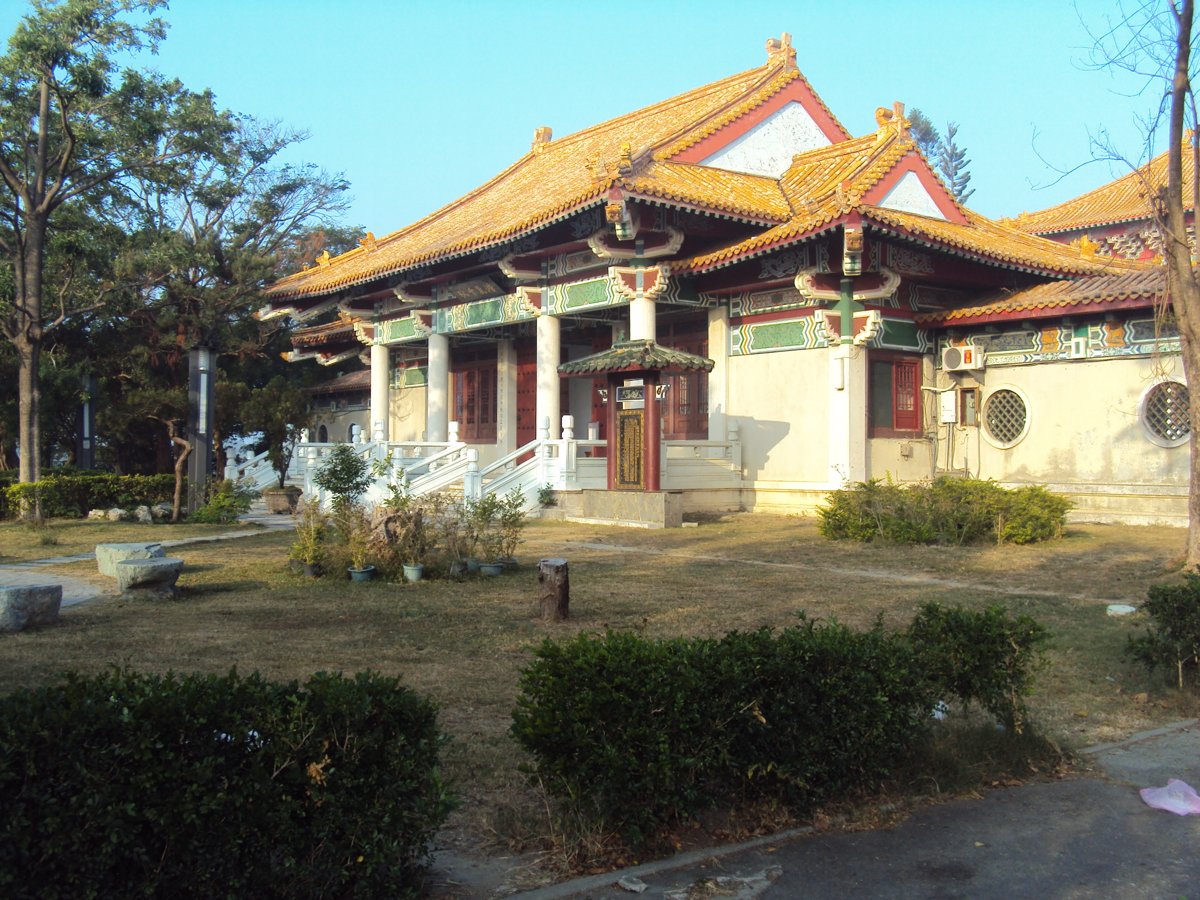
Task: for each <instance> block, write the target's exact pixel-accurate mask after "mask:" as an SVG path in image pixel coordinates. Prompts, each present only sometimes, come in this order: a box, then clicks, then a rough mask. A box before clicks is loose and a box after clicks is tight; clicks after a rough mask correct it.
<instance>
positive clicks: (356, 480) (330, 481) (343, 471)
mask: <svg viewBox="0 0 1200 900" xmlns="http://www.w3.org/2000/svg"><path fill="white" fill-rule="evenodd" d="M371 481H372V476H371V471H370V466H369V465H368V464H367V461H366V460H365V459H364V458H363V457H362V456H361V455H360V454H359V452H358V451H356V450H355V449H354V447H352V446H351V445H350V444H338V445H337V446H335V447H334V448H333V449H332V450H331V451H330V452H329V455H328V456H327V457H325V461H324V462H323V463H321V465H320V467H319V468H318V469H317V474H316V475H314V476H313V482H314V483H315V484H316V486H317V487H319V488H320V489H321V490H323V491H329V493H330V494H331V495H333V506H334V508H335V509H340V508H341V507H344V506H348V505H349V504H351V503H354V502H355V501H357V500H358V498H359V497H361V496H362V495H363V494H365V493H366V492H367V488H369V487H370V486H371Z"/></svg>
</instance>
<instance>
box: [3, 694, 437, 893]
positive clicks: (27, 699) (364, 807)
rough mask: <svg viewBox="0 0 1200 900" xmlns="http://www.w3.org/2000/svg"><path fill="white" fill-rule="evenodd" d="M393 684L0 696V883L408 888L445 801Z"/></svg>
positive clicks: (418, 725) (270, 889)
mask: <svg viewBox="0 0 1200 900" xmlns="http://www.w3.org/2000/svg"><path fill="white" fill-rule="evenodd" d="M441 744H442V738H441V736H440V735H439V733H438V730H437V727H436V712H435V709H434V707H433V706H432V704H430V703H429V702H428V701H426V700H424V699H422V698H420V697H418V696H417V695H415V694H413V693H412V692H411V691H408V690H407V689H405V688H403V687H401V686H400V685H399V684H398V682H397V680H396V679H392V678H385V677H382V676H379V675H374V674H371V673H360V674H359V675H357V676H355V677H353V678H343V677H341V676H340V675H328V674H317V675H314V676H312V678H310V679H309V680H308V682H307V683H306V684H305V685H304V686H303V687H302V688H301V687H298V686H297V685H296V684H295V683H294V682H293V683H290V684H279V683H272V682H269V681H266V680H264V679H262V678H260V677H258V676H257V675H252V676H250V677H247V678H241V677H238V676H237V675H236V674H235V673H230V674H229V675H227V676H223V677H219V676H208V675H191V676H177V675H173V674H167V675H165V676H158V675H139V674H136V673H131V672H121V671H114V672H110V673H107V674H104V675H100V676H94V677H83V676H78V675H69V676H68V677H67V679H66V681H65V682H64V683H62V684H60V685H57V686H54V687H50V688H43V689H40V690H29V691H20V692H17V693H15V694H13V695H11V696H8V697H4V698H2V699H0V796H3V797H4V804H5V805H4V816H2V817H0V893H2V894H3V895H4V896H6V897H13V898H24V897H40V898H59V897H61V898H67V897H84V896H109V897H113V896H125V897H129V896H179V897H213V896H261V897H297V896H306V897H316V896H339V897H348V896H371V897H375V896H400V895H405V896H411V895H413V894H415V887H414V877H415V872H416V869H417V867H418V865H419V864H420V863H422V862H423V860H424V858H425V857H426V855H427V851H428V847H429V841H430V840H431V838H432V836H433V834H434V832H435V830H436V829H437V827H438V825H439V824H440V823H441V821H442V820H443V818H444V816H445V814H446V812H447V806H448V804H447V799H446V795H445V792H444V791H443V788H442V785H441V783H440V781H439V779H438V770H437V765H438V753H439V748H440V746H441Z"/></svg>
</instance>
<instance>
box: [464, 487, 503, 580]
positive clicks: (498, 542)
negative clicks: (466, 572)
mask: <svg viewBox="0 0 1200 900" xmlns="http://www.w3.org/2000/svg"><path fill="white" fill-rule="evenodd" d="M503 506H504V501H502V500H501V499H500V498H499V497H497V496H496V495H495V494H485V495H484V496H482V497H480V498H479V499H478V500H476V501H475V502H474V503H473V504H472V505H471V516H470V521H471V531H472V536H473V538H474V544H475V546H476V548H477V550H478V553H479V571H481V572H482V573H483V574H484V575H499V574H500V572H501V571H502V570H503V568H504V564H503V563H502V562H501V561H500V557H501V556H502V555H503V549H504V543H503V539H502V535H501V531H500V514H501V512H502V509H503Z"/></svg>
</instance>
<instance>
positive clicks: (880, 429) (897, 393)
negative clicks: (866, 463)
mask: <svg viewBox="0 0 1200 900" xmlns="http://www.w3.org/2000/svg"><path fill="white" fill-rule="evenodd" d="M924 362H925V358H924V357H923V356H919V355H915V354H906V353H878V352H874V353H871V354H870V356H869V357H868V358H867V436H868V437H872V438H889V437H898V438H913V437H917V436H919V435H921V434H924V428H923V422H922V418H923V416H924V404H923V403H922V402H921V373H922V371H923V369H924ZM876 366H889V367H890V369H891V373H890V377H889V379H888V382H889V389H890V391H891V398H890V406H891V419H892V421H891V424H890V425H877V424H876V423H875V421H874V418H873V417H874V412H875V396H874V393H873V392H874V391H875V390H876V388H875V383H876V381H875V371H876V369H875V367H876Z"/></svg>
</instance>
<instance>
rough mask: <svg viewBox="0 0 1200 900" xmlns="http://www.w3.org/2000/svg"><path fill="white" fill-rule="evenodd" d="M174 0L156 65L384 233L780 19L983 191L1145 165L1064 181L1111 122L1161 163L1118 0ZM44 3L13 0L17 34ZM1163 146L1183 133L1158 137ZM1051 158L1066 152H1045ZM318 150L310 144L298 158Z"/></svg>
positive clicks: (743, 58)
mask: <svg viewBox="0 0 1200 900" xmlns="http://www.w3.org/2000/svg"><path fill="white" fill-rule="evenodd" d="M1078 7H1079V9H1078V11H1077V9H1076V4H1074V3H1072V2H1070V0H1005V2H981V0H957V2H940V0H937V2H935V0H926V2H915V0H904V2H901V0H890V2H888V0H837V2H829V0H749V2H739V0H723V2H719V3H718V2H710V0H687V2H677V0H666V2H663V0H640V2H630V0H491V2H486V0H473V2H471V0H338V2H330V0H319V2H318V0H173V2H172V3H171V8H170V10H169V11H168V12H167V13H166V18H167V19H168V21H169V22H170V23H171V29H170V32H169V34H168V37H167V40H166V42H165V43H164V44H163V47H162V50H161V52H160V54H159V56H158V57H157V58H151V59H150V60H149V63H150V64H151V65H152V66H153V67H155V68H158V69H159V70H160V71H161V72H163V74H165V75H169V76H174V77H179V78H181V79H182V80H183V81H184V82H185V83H186V84H187V85H188V86H189V87H192V88H196V89H198V88H202V87H210V88H212V89H213V90H214V91H215V93H216V95H217V99H218V101H219V102H220V103H221V104H222V105H223V106H226V107H228V108H230V109H233V110H235V111H237V112H241V113H246V114H250V115H253V116H256V117H259V118H264V119H275V120H279V121H282V122H283V123H285V124H287V125H289V126H292V127H295V128H301V129H304V130H307V131H308V132H309V133H310V135H311V137H310V138H309V140H308V141H306V142H305V143H304V144H303V145H302V148H301V151H300V157H302V158H303V159H304V160H305V161H310V162H313V163H316V164H318V165H319V166H320V167H321V168H324V169H327V170H329V171H333V172H341V173H343V174H344V175H345V176H346V177H347V178H348V179H349V181H350V182H351V185H352V190H353V194H354V198H355V199H354V204H353V207H352V209H351V212H350V214H349V215H348V217H347V221H346V224H359V225H363V226H364V227H366V228H368V229H370V230H372V231H374V232H375V233H376V234H377V235H381V236H382V235H383V234H386V233H388V232H390V231H394V230H395V229H397V228H400V227H402V226H404V225H406V224H408V223H410V222H412V221H414V220H415V219H417V218H420V217H421V216H423V215H425V214H427V213H429V212H432V211H433V210H435V209H436V208H438V207H439V206H441V205H443V204H445V203H447V202H450V201H451V200H454V199H455V198H457V197H458V196H460V195H462V194H464V193H466V192H467V191H469V190H471V189H473V188H475V187H477V186H478V185H479V184H481V183H482V182H484V181H485V180H487V179H488V178H490V177H491V176H492V175H494V174H496V173H497V172H499V171H500V170H501V169H503V168H504V167H506V166H508V165H509V164H510V163H512V162H513V161H514V160H515V159H516V158H518V157H519V156H520V155H522V154H523V153H525V152H526V151H527V150H528V148H529V143H530V140H531V139H532V137H533V131H534V129H535V128H536V127H537V126H539V125H550V126H551V127H552V128H553V129H554V134H555V136H556V137H561V136H563V135H565V134H569V133H570V132H572V131H577V130H579V129H580V128H584V127H587V126H588V125H592V124H595V123H597V122H600V121H603V120H605V119H608V118H611V117H613V116H616V115H620V114H621V113H624V112H629V111H631V110H634V109H637V108H639V107H642V106H645V105H647V104H650V103H654V102H657V101H659V100H662V99H665V98H667V97H670V96H672V95H674V94H677V93H680V92H682V91H685V90H689V89H691V88H693V87H697V86H699V85H702V84H705V83H708V82H711V81H715V80H717V79H720V78H724V77H725V76H727V75H732V74H734V73H736V72H741V71H744V70H746V69H750V68H754V67H756V66H759V65H761V64H762V63H763V62H764V61H765V59H766V53H765V50H764V43H765V41H766V39H767V38H768V37H771V36H778V35H779V34H780V33H782V32H784V31H787V32H790V33H791V34H792V36H793V44H794V45H795V47H796V51H797V63H798V64H799V66H800V70H801V71H802V72H803V73H804V74H805V76H807V78H808V80H809V81H810V82H811V84H812V85H813V87H814V88H815V89H816V91H817V93H818V94H820V95H821V96H822V97H823V98H824V100H825V102H826V103H827V104H828V105H829V107H830V108H831V109H832V110H833V112H834V114H835V115H837V116H838V117H839V118H840V119H841V121H842V123H843V124H844V125H845V126H846V127H847V128H848V129H849V130H850V131H851V132H852V133H853V134H855V135H860V134H865V133H867V132H870V131H873V130H874V128H875V122H874V111H875V109H876V107H878V106H891V104H892V101H894V100H900V101H902V102H904V103H905V104H906V105H907V106H908V107H909V108H911V107H914V106H916V107H920V108H921V109H922V110H923V111H924V112H925V113H926V114H927V115H929V116H930V117H931V118H932V119H933V120H934V122H935V123H937V124H939V125H944V124H945V122H946V121H948V120H953V121H955V122H957V123H958V124H959V143H960V145H962V146H965V147H966V149H967V150H968V151H969V156H970V158H971V160H972V163H971V165H970V171H971V173H972V182H971V184H972V186H973V187H975V189H976V192H975V194H974V196H973V197H971V199H970V200H969V201H968V205H970V206H971V207H973V208H975V209H977V210H978V211H980V212H982V213H984V214H986V215H990V216H1003V215H1015V214H1016V213H1019V212H1021V211H1022V210H1035V209H1041V208H1043V207H1046V206H1051V205H1053V204H1055V203H1059V202H1061V201H1063V200H1066V199H1068V198H1070V197H1073V196H1076V195H1077V194H1080V193H1083V192H1084V191H1086V190H1089V189H1091V188H1093V187H1096V186H1097V185H1099V184H1102V183H1104V182H1106V181H1108V180H1110V179H1111V178H1112V177H1114V176H1115V175H1118V174H1122V172H1123V171H1127V169H1124V170H1123V169H1122V168H1121V167H1119V166H1116V167H1114V166H1112V165H1110V164H1107V163H1097V164H1093V165H1089V166H1086V167H1084V168H1083V170H1082V171H1080V172H1077V173H1075V174H1073V175H1071V176H1069V177H1066V178H1063V179H1061V180H1060V179H1059V176H1058V174H1057V173H1056V172H1055V171H1054V170H1053V169H1052V168H1050V167H1048V166H1047V164H1046V161H1049V162H1050V163H1052V164H1053V165H1055V166H1058V167H1060V168H1070V167H1073V166H1077V165H1078V164H1080V163H1082V162H1085V161H1087V160H1088V159H1089V158H1090V157H1091V155H1092V149H1091V145H1090V144H1091V138H1092V137H1093V136H1095V135H1096V134H1098V133H1099V132H1100V131H1101V130H1102V129H1106V130H1107V131H1108V132H1109V133H1111V135H1112V136H1113V138H1114V140H1115V142H1116V144H1117V145H1118V146H1119V147H1121V148H1122V149H1123V150H1124V152H1125V153H1126V154H1127V155H1128V156H1129V158H1131V159H1133V160H1134V161H1139V160H1143V159H1145V153H1146V151H1145V145H1144V140H1143V138H1142V137H1141V135H1140V132H1139V130H1138V128H1137V126H1136V117H1137V115H1139V114H1144V113H1145V112H1146V111H1147V110H1148V109H1149V108H1151V107H1153V106H1155V105H1156V104H1157V98H1155V97H1151V96H1148V95H1142V96H1129V93H1130V91H1131V89H1133V88H1134V87H1135V86H1132V85H1129V84H1128V83H1122V82H1121V81H1119V80H1118V79H1116V78H1115V77H1114V76H1113V74H1112V73H1111V72H1109V73H1106V72H1097V71H1090V70H1088V69H1087V68H1086V67H1085V65H1084V62H1085V60H1086V56H1087V48H1088V47H1089V46H1090V39H1089V37H1088V34H1087V32H1086V30H1085V29H1084V27H1083V25H1082V24H1081V21H1080V18H1081V16H1083V17H1086V19H1087V21H1088V22H1089V23H1090V24H1091V25H1092V26H1093V27H1094V28H1102V27H1103V20H1104V17H1105V16H1106V15H1112V14H1113V13H1114V12H1115V9H1116V3H1115V0H1079V2H1078ZM26 10H27V4H26V3H25V2H23V0H0V34H2V35H3V36H5V38H7V35H9V34H11V33H12V28H13V26H14V25H15V24H16V22H17V20H18V18H19V17H20V16H21V15H22V14H24V12H25V11H26ZM1154 149H1155V151H1156V152H1157V151H1159V150H1161V149H1163V145H1162V143H1161V142H1160V144H1159V145H1158V146H1157V147H1156V148H1154ZM1039 154H1040V156H1041V157H1044V159H1045V160H1046V161H1043V159H1042V158H1039ZM300 157H298V158H300Z"/></svg>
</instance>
